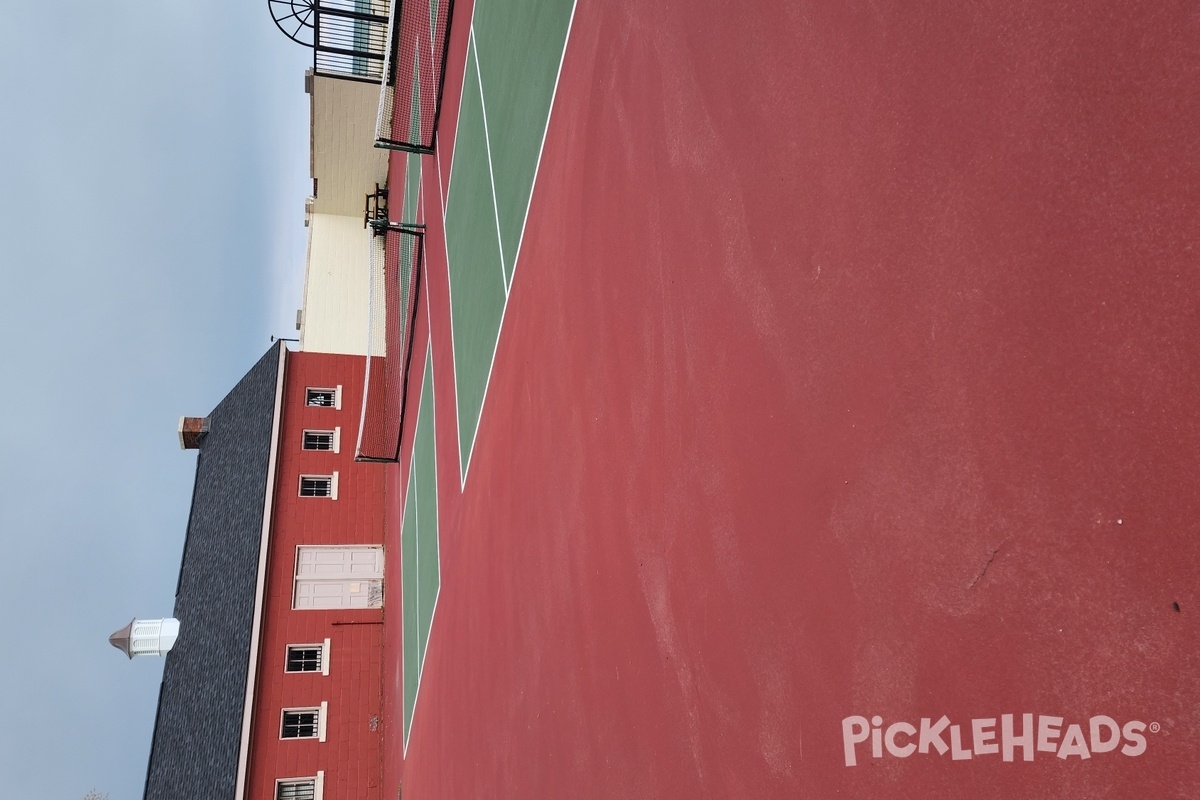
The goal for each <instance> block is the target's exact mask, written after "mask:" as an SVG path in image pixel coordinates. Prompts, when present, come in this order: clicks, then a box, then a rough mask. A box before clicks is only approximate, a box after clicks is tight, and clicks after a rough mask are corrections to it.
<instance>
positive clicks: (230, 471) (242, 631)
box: [145, 344, 282, 800]
mask: <svg viewBox="0 0 1200 800" xmlns="http://www.w3.org/2000/svg"><path fill="white" fill-rule="evenodd" d="M281 347H282V344H276V345H275V346H273V347H272V348H271V349H270V350H268V351H267V353H266V355H264V356H263V357H262V358H261V359H259V361H258V363H257V364H255V365H254V367H253V368H252V369H251V370H250V371H249V372H247V373H246V375H245V377H243V378H242V380H241V381H239V382H238V385H237V386H235V387H234V388H233V391H231V392H230V393H229V394H228V395H226V397H225V399H224V400H222V401H221V402H220V404H219V405H218V406H217V407H216V408H215V409H213V412H212V414H211V415H210V420H211V429H210V430H209V432H208V434H207V436H206V437H205V438H204V440H203V442H202V443H201V445H200V455H199V460H198V462H197V464H196V484H195V488H194V489H193V490H192V512H191V518H190V519H189V520H188V529H187V540H186V541H185V542H184V545H183V563H182V564H181V565H180V569H179V585H178V587H177V588H176V590H175V618H176V619H178V620H179V623H180V626H179V639H178V640H177V641H176V643H175V647H174V648H173V649H172V650H171V652H170V653H169V654H168V655H167V663H166V667H165V668H164V670H163V681H162V688H161V690H160V691H159V695H158V716H157V717H156V719H155V721H154V738H153V743H152V744H151V747H150V766H149V769H148V770H147V773H146V793H145V798H146V800H178V798H181V797H203V798H209V799H210V800H219V799H220V798H230V800H232V798H233V797H234V794H235V790H236V785H235V784H236V782H237V765H238V749H239V748H238V745H239V742H240V740H241V733H242V707H243V703H244V701H245V697H246V676H247V670H248V669H249V659H250V630H251V625H252V622H253V616H254V596H255V590H256V587H257V581H258V555H259V544H260V541H261V536H262V523H263V503H264V499H265V496H266V491H267V470H268V464H269V461H270V457H271V428H272V423H273V421H274V416H275V387H276V379H277V377H278V372H279V368H280V363H279V349H280V348H281Z"/></svg>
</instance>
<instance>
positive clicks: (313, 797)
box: [275, 770, 325, 800]
mask: <svg viewBox="0 0 1200 800" xmlns="http://www.w3.org/2000/svg"><path fill="white" fill-rule="evenodd" d="M324 794H325V773H324V771H322V770H318V771H317V776H316V777H315V778H284V779H283V780H279V781H275V800H322V797H323V796H324Z"/></svg>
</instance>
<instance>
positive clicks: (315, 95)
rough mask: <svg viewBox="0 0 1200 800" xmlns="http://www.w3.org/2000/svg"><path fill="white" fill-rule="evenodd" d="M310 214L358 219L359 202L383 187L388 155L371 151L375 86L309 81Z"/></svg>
mask: <svg viewBox="0 0 1200 800" xmlns="http://www.w3.org/2000/svg"><path fill="white" fill-rule="evenodd" d="M308 83H309V86H310V89H309V94H310V102H311V105H312V129H311V137H312V142H311V145H312V160H311V163H310V165H309V170H310V172H311V173H312V177H313V196H314V200H313V210H314V211H315V212H316V213H318V214H347V215H357V216H359V217H360V218H361V216H362V213H363V199H364V198H365V197H366V195H368V194H370V193H371V192H373V191H375V184H376V183H378V184H379V185H380V186H383V185H385V184H386V183H387V163H388V151H387V150H382V149H380V148H377V147H376V146H375V117H376V115H377V114H378V111H379V84H377V83H362V82H360V81H348V80H339V79H337V78H322V77H318V76H313V75H309V76H308Z"/></svg>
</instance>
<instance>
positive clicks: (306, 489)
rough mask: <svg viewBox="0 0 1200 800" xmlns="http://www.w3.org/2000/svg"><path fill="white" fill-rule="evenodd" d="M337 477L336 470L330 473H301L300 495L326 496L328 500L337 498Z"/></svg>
mask: <svg viewBox="0 0 1200 800" xmlns="http://www.w3.org/2000/svg"><path fill="white" fill-rule="evenodd" d="M337 479H338V474H337V473H336V472H335V473H333V474H332V475H301V476H300V496H301V497H328V498H329V499H330V500H337Z"/></svg>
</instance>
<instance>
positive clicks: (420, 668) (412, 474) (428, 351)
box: [401, 302, 442, 755]
mask: <svg viewBox="0 0 1200 800" xmlns="http://www.w3.org/2000/svg"><path fill="white" fill-rule="evenodd" d="M425 319H426V322H427V323H429V322H432V319H431V316H430V312H429V303H428V302H426V303H425ZM425 363H426V364H427V365H428V367H429V399H430V401H431V403H432V408H431V409H430V413H431V414H432V415H433V419H432V420H431V421H430V426H431V428H430V430H431V435H432V436H433V443H432V444H433V515H434V520H435V521H434V531H433V536H434V539H436V540H437V543H438V546H437V573H438V588H437V591H436V592H434V595H433V610H432V611H430V612H429V630H428V631H426V633H425V650H424V652H422V653H420V663H419V664H418V665H417V690H416V692H414V693H413V705H412V715H411V716H410V718H409V719H408V727H407V728H406V729H405V731H404V755H408V740H409V738H410V737H411V736H412V729H413V722H415V721H416V718H417V701H418V700H420V699H421V682H422V680H423V679H424V677H425V659H426V657H427V656H428V655H429V642H430V640H432V639H433V620H434V619H435V618H436V617H437V607H438V600H439V599H441V596H442V543H441V539H440V538H439V533H438V522H437V520H438V488H437V484H438V481H437V474H438V473H437V385H436V383H435V381H434V377H433V341H432V339H428V340H426V342H425ZM424 399H425V381H424V378H423V377H422V380H421V400H420V401H418V402H417V426H420V424H421V412H422V410H423V408H422V407H423V406H424ZM416 432H417V427H414V428H413V448H412V458H411V459H410V460H409V464H410V465H411V466H410V467H409V478H410V480H409V487H410V491H414V495H413V500H414V502H413V512H414V515H415V516H416V523H415V527H416V530H417V543H416V546H415V552H416V554H417V571H416V573H415V577H416V583H417V588H416V590H415V592H414V597H416V598H417V614H416V619H417V625H418V629H417V637H416V641H417V645H418V649H420V647H419V646H420V641H421V638H420V633H421V631H420V627H419V626H420V624H421V571H420V570H421V534H420V530H421V522H420V520H421V517H420V510H421V506H420V503H418V502H416V495H417V494H419V490H414V487H415V484H416V474H417V473H416V454H417V448H416V443H417V433H416ZM403 552H404V550H403V548H401V569H403V565H404V559H403ZM401 577H403V572H401ZM401 638H403V637H401ZM401 664H403V656H402V657H401Z"/></svg>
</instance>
